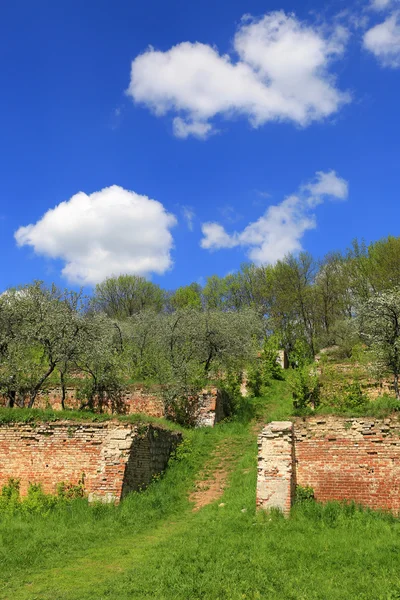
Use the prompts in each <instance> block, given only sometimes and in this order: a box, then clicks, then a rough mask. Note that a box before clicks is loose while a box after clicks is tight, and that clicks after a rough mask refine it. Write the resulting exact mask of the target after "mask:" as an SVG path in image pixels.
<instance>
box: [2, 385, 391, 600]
mask: <svg viewBox="0 0 400 600" xmlns="http://www.w3.org/2000/svg"><path fill="white" fill-rule="evenodd" d="M277 398H279V402H277ZM257 408H258V411H259V412H263V413H264V417H263V418H265V417H266V416H268V417H269V418H273V419H276V418H284V417H285V416H287V414H288V412H289V399H288V395H287V391H286V388H285V384H284V383H280V382H279V383H276V384H275V386H274V387H273V389H271V392H270V394H269V396H268V397H267V398H265V399H264V400H263V401H258V402H257ZM189 438H190V439H191V448H192V451H191V453H190V454H189V455H188V456H187V457H186V459H185V460H182V461H180V462H175V463H174V464H173V465H172V466H171V468H170V469H169V470H168V472H167V474H166V475H165V477H163V479H162V480H161V481H159V482H157V483H155V484H154V485H152V486H151V487H150V488H149V489H148V490H147V491H146V492H145V493H142V494H132V495H131V496H130V497H128V498H127V499H126V500H125V501H124V502H123V503H122V504H121V505H120V506H119V507H110V506H100V507H87V506H86V505H85V504H84V503H83V502H77V503H76V504H75V505H74V506H73V507H71V508H70V509H69V510H63V511H60V512H58V513H52V514H50V515H49V516H47V517H45V518H43V517H39V516H32V515H31V516H29V517H20V516H19V517H16V516H14V517H7V518H3V520H2V521H0V565H1V567H0V598H2V599H10V600H11V598H12V599H15V600H19V599H21V600H22V599H26V600H28V599H29V600H35V599H36V600H39V599H40V600H50V599H51V600H67V599H69V600H83V599H85V600H88V599H93V600H94V599H96V600H102V599H118V600H125V599H128V598H129V599H131V598H135V599H141V598H154V599H156V600H157V599H159V600H161V599H163V600H164V599H166V600H170V599H171V600H172V599H177V600H178V599H179V600H191V599H193V600H194V599H196V600H197V599H200V598H205V599H210V600H211V599H216V600H217V599H218V600H220V599H221V600H222V599H226V600H236V599H237V600H239V599H256V598H263V599H264V598H271V599H277V600H279V599H293V600H301V599H307V600H309V599H314V598H315V599H327V600H330V599H339V598H340V599H342V598H343V599H345V598H346V599H348V598H357V599H371V600H375V599H376V600H378V599H383V600H389V599H391V600H394V599H395V598H400V579H399V576H398V572H399V567H400V523H399V522H397V521H396V520H395V519H393V518H392V517H389V516H385V515H378V514H376V513H375V514H374V513H368V512H360V511H358V510H356V509H355V508H354V507H349V508H347V509H343V508H341V507H339V506H338V505H334V504H332V505H326V506H325V507H321V506H318V505H305V506H302V507H298V508H296V509H294V510H293V516H292V518H291V519H290V520H284V519H283V518H281V517H280V516H278V515H264V514H261V515H256V514H255V484H256V464H257V460H256V455H257V447H256V427H254V422H253V423H248V424H247V425H246V424H242V423H230V424H226V425H220V426H218V427H216V428H215V429H214V430H198V431H194V432H191V433H190V434H189ZM223 440H225V441H226V440H229V442H230V443H229V444H228V447H229V452H230V455H231V458H232V465H233V469H232V473H231V479H230V485H229V487H228V488H227V490H226V491H225V494H224V496H223V498H222V499H221V500H218V501H217V502H215V503H213V504H211V505H209V506H206V507H205V508H203V509H201V510H200V511H199V512H196V513H193V512H192V510H191V505H190V504H189V502H188V499H187V497H188V492H189V491H190V490H191V489H192V487H193V483H194V481H195V479H196V476H197V475H198V473H199V472H200V471H201V469H202V467H203V466H204V464H205V463H206V462H207V460H209V458H210V456H212V453H213V450H214V449H215V448H216V447H217V446H218V445H219V444H220V443H221V441H223ZM221 501H222V502H223V503H224V506H223V507H219V506H218V505H219V503H220V502H221Z"/></svg>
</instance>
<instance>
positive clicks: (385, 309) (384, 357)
mask: <svg viewBox="0 0 400 600" xmlns="http://www.w3.org/2000/svg"><path fill="white" fill-rule="evenodd" d="M358 320H359V327H360V336H361V339H363V340H364V341H365V342H366V343H367V345H368V346H369V347H370V348H371V349H372V350H373V352H374V354H375V356H376V359H377V362H378V363H380V364H381V365H382V366H383V367H384V368H386V369H388V370H389V371H390V372H391V373H392V375H393V383H394V390H395V394H396V398H397V399H400V390H399V375H400V288H396V289H394V290H389V291H384V292H381V293H377V294H375V295H374V296H372V297H371V298H370V299H369V300H367V301H366V302H364V303H363V305H362V306H361V308H360V311H359V315H358Z"/></svg>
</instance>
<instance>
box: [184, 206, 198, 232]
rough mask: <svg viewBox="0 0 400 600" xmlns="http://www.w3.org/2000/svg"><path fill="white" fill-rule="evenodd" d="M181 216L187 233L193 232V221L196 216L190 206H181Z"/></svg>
mask: <svg viewBox="0 0 400 600" xmlns="http://www.w3.org/2000/svg"><path fill="white" fill-rule="evenodd" d="M182 215H183V218H184V219H185V221H186V225H187V227H188V229H189V231H193V221H194V218H195V216H196V213H195V212H194V210H193V208H192V207H191V206H182Z"/></svg>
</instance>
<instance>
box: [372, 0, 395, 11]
mask: <svg viewBox="0 0 400 600" xmlns="http://www.w3.org/2000/svg"><path fill="white" fill-rule="evenodd" d="M395 1H396V0H371V4H370V6H371V8H372V9H373V10H385V9H387V8H389V7H390V6H391V5H392V4H393V2H395Z"/></svg>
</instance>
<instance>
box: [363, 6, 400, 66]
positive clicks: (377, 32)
mask: <svg viewBox="0 0 400 600" xmlns="http://www.w3.org/2000/svg"><path fill="white" fill-rule="evenodd" d="M363 41H364V47H365V48H366V49H367V50H369V51H370V52H372V53H373V54H374V55H375V56H376V58H377V59H378V60H379V61H380V63H381V64H382V65H383V66H384V67H392V68H399V67H400V12H399V11H395V12H394V13H393V14H391V15H389V16H388V18H387V19H385V21H383V22H382V23H378V25H375V26H374V27H371V29H368V31H366V32H365V34H364V40H363Z"/></svg>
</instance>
